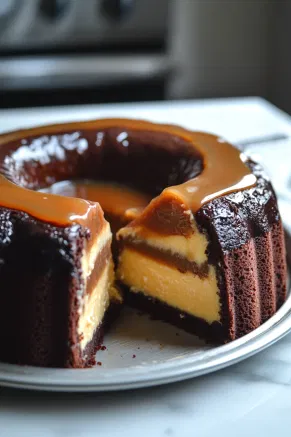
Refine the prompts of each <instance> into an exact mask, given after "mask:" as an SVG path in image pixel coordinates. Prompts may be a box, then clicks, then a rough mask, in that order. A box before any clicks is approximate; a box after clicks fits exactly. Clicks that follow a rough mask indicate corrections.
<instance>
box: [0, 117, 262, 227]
mask: <svg viewBox="0 0 291 437" xmlns="http://www.w3.org/2000/svg"><path fill="white" fill-rule="evenodd" d="M110 129H117V130H118V131H119V133H118V135H117V137H116V139H115V141H116V142H117V143H118V144H119V150H118V152H117V151H116V154H117V153H119V155H118V156H117V155H116V156H115V157H114V156H112V158H111V159H112V160H113V161H112V164H117V167H116V168H118V159H121V156H122V159H123V162H124V157H127V156H128V157H129V158H130V156H131V155H129V150H130V141H129V134H128V133H129V132H140V133H139V137H140V138H143V136H144V135H145V134H147V135H148V136H149V134H150V138H151V140H152V144H151V146H153V145H154V146H155V148H157V149H158V137H159V135H160V134H161V133H164V134H167V135H170V137H169V138H173V141H172V142H171V141H170V140H168V143H166V144H164V145H163V153H164V154H166V155H161V154H160V155H159V156H167V154H174V153H175V154H177V144H178V143H177V142H175V141H174V140H176V139H179V140H180V141H181V140H182V141H183V142H184V143H185V144H184V146H185V145H186V146H187V153H188V154H187V157H182V158H181V163H182V164H183V165H184V167H185V168H187V162H188V161H187V159H189V163H190V164H191V153H192V155H193V156H197V153H198V154H199V155H200V156H201V157H202V161H203V170H202V172H201V173H200V174H199V175H198V176H197V177H195V178H191V179H190V180H187V178H186V182H184V183H182V184H179V185H175V186H171V185H173V184H172V183H171V181H172V179H173V180H176V179H175V172H173V175H171V178H172V179H171V178H170V177H169V183H168V185H170V186H169V188H166V189H165V190H164V191H163V192H162V194H161V196H166V198H167V197H170V198H175V199H177V200H178V201H182V202H183V203H185V204H186V205H187V207H188V208H189V209H191V210H192V211H194V212H195V211H197V210H198V209H199V208H200V207H201V206H202V205H204V204H205V203H207V202H209V201H210V200H212V199H214V198H216V197H219V196H222V195H225V194H228V193H232V192H235V191H239V190H244V189H247V188H250V187H252V186H254V185H255V184H256V178H255V176H254V175H253V174H252V173H251V172H250V170H249V169H248V167H247V166H246V165H245V164H244V159H243V156H242V155H241V153H240V152H239V151H238V150H236V149H235V148H233V147H232V146H231V145H230V144H228V143H226V142H223V141H221V140H220V139H219V138H217V137H215V136H213V135H209V134H205V133H199V132H190V131H188V130H185V129H183V128H180V127H177V126H170V125H160V124H153V123H149V122H146V121H135V120H126V119H104V120H97V121H88V122H80V123H68V124H61V125H51V126H46V127H38V128H34V129H27V130H23V131H17V132H12V133H8V134H4V135H2V136H0V146H2V148H1V147H0V151H1V150H2V155H1V160H2V169H3V171H2V174H5V175H8V176H9V171H8V170H7V167H9V165H8V164H9V153H10V150H9V145H10V144H13V147H12V146H11V147H12V148H13V149H14V151H15V150H17V147H16V146H15V144H17V142H18V141H19V148H20V147H21V146H22V144H23V139H26V138H37V137H38V136H39V137H40V136H42V138H43V136H44V135H45V136H46V137H48V136H53V135H58V134H61V133H64V132H72V131H82V132H87V133H90V132H91V133H94V137H95V140H94V141H95V143H94V144H93V145H94V147H96V149H98V147H99V146H100V145H101V143H102V139H103V136H104V132H105V133H106V131H107V130H110ZM92 138H93V137H92ZM4 146H5V147H4ZM15 147H16V149H15ZM86 147H87V146H86V144H85V143H84V144H83V143H82V148H81V149H82V150H81V152H80V154H84V153H85V152H84V151H86ZM181 147H182V146H181ZM105 148H106V147H105ZM4 149H5V150H7V156H6V157H5V156H3V150H4ZM33 150H34V149H31V150H30V152H31V151H32V152H33ZM51 150H53V144H50V149H49V153H51ZM56 150H57V151H58V155H61V154H60V153H59V152H60V151H62V149H61V150H60V149H56ZM92 150H93V149H91V153H93V154H95V153H96V152H94V151H93V152H92ZM116 150H117V149H116ZM179 150H180V149H179ZM189 150H190V152H189ZM191 151H192V152H191ZM66 153H70V145H69V147H67V148H66ZM189 153H190V154H189ZM181 154H182V152H181ZM49 156H50V155H49ZM175 156H176V155H175ZM193 156H192V159H193ZM6 158H7V159H6ZM50 158H51V156H50ZM56 158H58V159H59V156H57V157H56ZM46 159H47V157H46ZM53 159H54V158H52V160H53ZM60 159H65V158H63V157H62V156H61V157H60ZM114 159H115V162H114ZM126 159H127V158H126ZM24 161H25V160H24ZM129 162H131V166H134V165H135V163H134V162H132V161H129ZM7 163H8V164H7ZM40 164H43V163H40ZM40 164H39V163H37V165H40ZM45 164H46V163H45ZM182 164H181V165H182ZM11 165H12V164H11ZM13 165H14V164H13ZM37 165H36V164H35V163H34V160H33V153H32V157H31V162H25V167H23V168H24V170H23V168H22V172H23V171H24V174H22V175H21V177H19V178H18V179H17V181H20V183H21V181H22V179H23V180H25V169H29V168H30V172H31V173H36V172H37ZM58 165H59V167H57V172H58V177H59V178H60V177H61V176H62V172H61V170H62V166H61V164H58ZM62 165H64V164H62ZM100 165H101V169H102V162H101V164H100ZM136 165H139V166H142V165H143V163H142V161H141V162H138V163H136ZM191 166H192V164H191V165H190V167H191ZM184 167H183V168H184ZM188 167H189V165H188ZM70 168H73V167H72V166H71V167H70ZM113 168H115V167H113ZM131 168H132V167H131ZM191 168H192V167H191ZM191 168H190V170H191ZM135 170H136V169H135ZM160 170H161V171H162V170H163V168H162V167H161V168H160ZM13 171H14V172H17V163H16V164H15V165H14V167H13ZM47 171H48V170H47ZM187 171H189V169H188V170H187ZM137 173H138V172H137ZM74 176H75V175H73V177H74ZM9 177H10V176H9ZM75 177H77V176H75ZM83 177H85V178H86V177H88V175H86V174H85V175H84V174H83ZM98 177H99V176H98V172H97V170H96V179H98ZM129 177H130V175H129ZM151 177H152V175H151V174H150V173H149V174H148V178H149V180H151ZM63 179H64V178H63ZM66 179H67V178H66ZM46 180H49V174H48V175H46ZM52 180H53V178H52ZM59 180H61V179H59ZM184 180H185V179H184ZM53 182H54V180H53ZM0 184H1V187H0V188H1V189H0V204H1V205H2V206H3V207H8V208H13V209H16V210H22V211H24V212H27V213H28V214H30V215H32V216H34V217H36V218H38V219H40V220H44V221H48V222H52V223H57V224H59V225H69V224H71V223H74V222H78V223H85V222H86V220H87V219H86V217H87V215H88V214H89V213H90V211H91V210H92V208H94V204H93V203H92V202H88V201H85V200H81V199H77V198H63V197H60V196H56V195H54V194H49V193H46V194H43V193H38V192H34V191H30V190H27V189H23V188H20V187H18V186H17V185H13V184H11V183H8V182H7V180H6V178H5V177H4V176H2V177H1V181H0ZM47 185H50V184H47ZM33 187H34V188H35V185H33ZM39 188H42V187H39ZM150 207H151V206H148V208H150ZM148 208H146V209H148Z"/></svg>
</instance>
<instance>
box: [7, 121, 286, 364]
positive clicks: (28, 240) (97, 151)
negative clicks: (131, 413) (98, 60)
mask: <svg viewBox="0 0 291 437" xmlns="http://www.w3.org/2000/svg"><path fill="white" fill-rule="evenodd" d="M0 146H1V147H0V184H1V189H0V279H1V284H2V291H1V293H0V341H1V349H0V359H1V360H2V361H6V362H10V363H21V364H31V365H38V366H53V367H86V366H88V365H91V364H93V362H94V356H95V352H96V350H97V348H98V345H99V343H100V341H101V336H102V332H103V328H104V326H105V325H107V324H108V322H110V320H111V319H113V318H114V317H116V315H117V313H118V310H119V308H120V307H121V304H122V302H123V298H124V300H125V302H126V303H128V304H130V305H133V306H135V307H138V308H140V309H142V310H146V311H148V312H150V313H151V314H152V315H154V316H155V317H157V318H159V319H162V320H165V321H169V322H171V323H173V324H175V325H177V326H179V327H181V328H183V329H185V330H187V331H189V332H192V333H194V334H197V335H199V336H201V337H203V338H205V339H207V340H210V341H215V342H226V341H230V340H234V339H236V338H239V337H241V336H242V335H244V334H247V333H248V332H250V331H252V330H253V329H255V328H256V327H258V326H259V325H260V324H262V323H263V322H264V321H265V320H267V319H268V318H269V317H271V316H272V314H274V313H275V311H276V310H277V309H278V308H279V307H280V306H281V305H282V303H283V302H284V300H285V298H286V261H285V246H284V234H283V228H282V223H281V219H280V215H279V212H278V207H277V201H276V197H275V194H274V192H273V189H272V186H271V184H270V182H269V180H268V179H267V177H266V176H265V175H264V172H263V170H262V169H261V167H260V166H259V165H258V164H256V163H254V162H252V161H251V160H249V159H247V158H246V157H245V156H244V155H243V154H241V153H240V152H239V151H238V150H237V149H235V148H234V147H232V146H231V145H230V144H228V143H227V142H225V141H223V140H222V139H220V138H218V137H216V136H214V135H210V134H206V133H200V132H190V131H188V130H186V129H183V128H180V127H177V126H169V125H159V124H153V123H149V122H144V121H133V120H125V119H104V120H98V121H92V122H91V121H90V122H80V123H68V124H60V125H51V126H46V127H38V128H33V129H27V130H22V131H17V132H12V133H7V134H3V135H1V136H0ZM98 202H99V203H98ZM100 205H101V206H100ZM104 213H105V218H104V215H103V214H104ZM109 223H110V225H111V227H110V225H109ZM111 229H112V230H113V233H114V235H113V240H114V244H113V246H112V247H113V258H114V262H115V272H114V267H113V258H112V250H111V241H112V233H111Z"/></svg>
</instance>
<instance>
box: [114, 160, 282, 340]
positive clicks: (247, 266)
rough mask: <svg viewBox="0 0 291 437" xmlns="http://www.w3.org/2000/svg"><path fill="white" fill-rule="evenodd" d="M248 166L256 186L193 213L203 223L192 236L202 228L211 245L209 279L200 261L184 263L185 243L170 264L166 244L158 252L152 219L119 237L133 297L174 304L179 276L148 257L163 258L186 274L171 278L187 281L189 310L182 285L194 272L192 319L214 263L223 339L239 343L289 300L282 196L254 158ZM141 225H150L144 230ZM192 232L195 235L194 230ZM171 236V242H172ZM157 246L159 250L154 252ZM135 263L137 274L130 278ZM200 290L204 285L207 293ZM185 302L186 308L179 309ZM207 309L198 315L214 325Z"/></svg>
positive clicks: (123, 276)
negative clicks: (279, 199) (140, 295)
mask: <svg viewBox="0 0 291 437" xmlns="http://www.w3.org/2000/svg"><path fill="white" fill-rule="evenodd" d="M248 165H249V166H250V168H251V169H252V171H253V172H254V174H255V175H256V178H257V186H256V187H254V188H251V189H250V190H244V191H242V192H240V193H232V194H230V195H228V196H224V197H221V198H218V199H215V200H213V201H211V202H209V203H208V204H206V205H204V206H203V207H202V208H201V209H200V210H199V211H198V212H197V213H195V214H193V213H192V211H191V212H190V214H189V215H188V220H190V216H191V214H192V219H193V221H195V222H196V225H191V227H192V235H195V234H197V227H198V229H199V232H200V233H201V235H203V236H204V238H206V239H207V242H208V243H207V245H206V246H205V255H206V256H207V262H203V264H201V266H202V268H205V266H206V269H205V270H204V276H203V275H202V276H201V275H199V270H197V268H196V269H191V268H190V266H191V265H192V266H193V263H191V262H190V261H189V260H188V262H186V263H185V261H184V257H183V256H182V255H181V253H179V252H178V246H177V248H176V249H177V253H175V252H173V250H172V249H171V250H169V251H168V252H167V255H166V259H165V247H166V243H165V244H164V245H163V247H160V248H159V247H158V246H159V244H160V243H157V242H156V241H154V239H153V237H151V235H152V234H151V231H152V228H153V224H152V221H151V222H150V224H149V228H147V224H148V223H149V222H148V221H147V219H145V220H144V221H143V218H142V216H141V217H140V218H138V219H137V220H135V221H133V222H132V223H130V224H129V225H128V227H127V228H125V229H122V230H121V231H120V232H119V233H118V237H119V239H120V241H121V255H120V259H119V262H120V264H119V270H118V275H119V279H120V280H121V281H122V282H124V284H125V286H127V288H128V289H131V293H132V294H133V295H135V294H137V293H138V292H142V293H143V294H144V295H145V296H146V297H147V298H149V299H154V298H155V296H156V297H157V299H158V300H160V299H161V301H162V302H163V304H167V306H169V302H171V305H173V306H174V303H173V290H172V285H170V282H169V281H168V280H167V279H166V277H167V276H168V275H170V276H169V277H171V278H172V273H171V271H170V270H167V269H164V270H163V271H162V269H161V268H160V267H159V271H158V270H157V269H158V268H157V266H156V264H154V263H151V264H150V263H149V262H148V261H146V259H147V258H153V259H155V260H160V262H161V263H165V262H166V264H168V265H169V266H171V267H172V268H174V267H175V266H176V269H178V270H180V272H181V273H183V272H184V275H182V274H181V275H180V279H178V276H177V275H176V276H174V275H173V278H172V279H171V281H172V282H173V281H178V280H179V281H180V284H181V286H180V287H178V286H177V307H176V309H177V311H179V310H180V311H182V312H185V310H186V304H185V302H186V301H185V299H186V298H183V300H181V299H182V298H181V297H180V295H181V296H182V293H185V291H184V290H183V289H182V288H181V287H184V286H186V282H185V281H187V283H189V278H188V277H187V278H186V276H185V275H186V272H187V271H192V273H193V276H197V277H200V278H201V281H200V282H199V281H196V282H195V281H194V279H193V293H191V292H190V289H189V290H188V291H187V293H188V299H189V300H188V307H189V311H190V308H191V311H190V314H191V316H195V315H196V314H195V312H194V314H193V311H195V305H196V304H195V302H196V301H197V305H198V302H200V299H203V300H205V297H204V294H205V291H206V289H205V285H206V282H205V281H206V280H207V272H208V271H209V268H211V266H213V267H214V268H215V272H216V278H217V285H218V288H217V291H216V292H217V294H218V295H219V300H220V316H219V318H218V321H219V323H220V324H221V326H223V327H224V329H223V332H224V335H225V337H224V341H230V340H234V339H236V338H239V337H241V336H242V335H245V334H247V333H248V332H250V331H252V330H253V329H255V328H257V327H258V326H260V325H261V324H262V323H263V322H264V321H266V320H267V319H268V318H270V317H271V316H272V315H273V314H274V312H275V311H276V310H277V309H278V302H280V303H279V305H280V304H282V302H283V301H284V300H285V299H286V274H287V273H286V260H285V244H284V238H283V232H282V224H281V220H280V216H279V212H278V208H277V201H276V197H275V194H274V192H273V189H272V187H271V184H270V182H269V181H268V179H267V178H266V177H265V175H264V173H263V171H262V169H261V168H260V167H259V166H258V165H257V164H254V163H253V162H251V161H249V162H248ZM155 207H156V209H155V212H153V213H151V212H150V214H151V216H152V217H155V220H156V221H159V222H160V224H159V226H162V223H163V221H164V215H163V214H162V215H160V214H159V208H158V205H156V206H155ZM148 208H150V206H149V207H148ZM175 210H176V208H175ZM145 212H146V211H145ZM148 214H149V213H148ZM141 223H143V224H144V226H141ZM189 223H190V221H189ZM157 228H158V227H157V226H155V230H156V229H157ZM188 229H189V230H190V226H189V227H188ZM189 233H190V231H189ZM176 234H177V233H176V230H175V229H173V236H175V235H176ZM153 235H154V234H153ZM149 237H150V238H149ZM167 238H168V240H169V237H167ZM174 238H176V241H180V240H177V236H176V237H174ZM179 238H184V239H185V241H186V242H187V241H188V240H189V239H190V238H193V237H191V234H190V235H189V234H188V235H182V236H180V237H179ZM164 240H165V241H166V238H165V239H164ZM150 244H155V245H156V246H154V247H152V246H150ZM171 246H172V244H171ZM180 246H181V247H183V246H182V245H180ZM195 247H196V251H197V252H198V251H199V250H204V246H203V245H202V246H201V249H199V247H198V245H197V246H195ZM132 250H135V251H137V253H140V254H142V255H143V256H144V258H139V256H138V255H137V256H136V257H131V252H130V251H132ZM183 250H185V249H183ZM131 259H133V260H134V261H131ZM130 262H132V268H133V269H135V271H136V273H133V274H130V265H129V263H130ZM182 263H184V264H182ZM186 266H187V267H188V268H186ZM180 267H182V268H180ZM196 267H197V264H196ZM138 271H140V272H141V273H140V275H141V279H138V273H137V272H138ZM151 272H152V273H151ZM152 274H153V275H154V276H153V277H155V279H154V281H155V283H156V284H160V290H159V289H158V288H159V286H158V285H157V291H156V292H155V291H154V287H153V279H152V278H149V277H148V275H152ZM142 275H145V276H142ZM184 276H185V280H184ZM143 278H144V279H143ZM164 278H165V279H164ZM203 278H204V279H203ZM195 284H197V285H195ZM198 284H199V285H198ZM207 284H208V282H207ZM187 287H188V285H187ZM197 287H198V288H201V291H199V290H198V289H197ZM211 287H212V290H213V291H212V292H211V293H214V284H213V285H212V286H211ZM207 290H208V291H207V293H210V288H209V287H208V288H207ZM199 296H200V297H199ZM207 299H208V298H207ZM211 299H213V298H211ZM132 300H133V301H138V302H139V301H140V299H137V298H135V297H132ZM178 302H179V305H183V307H179V305H178ZM205 302H208V303H207V305H209V304H210V301H209V300H207V301H206V300H205ZM200 305H201V303H199V307H198V306H197V313H200V314H204V319H206V321H207V316H206V315H207V311H206V308H205V307H201V306H200ZM203 305H204V304H203ZM211 311H212V312H211V313H210V309H209V321H208V322H209V323H210V321H211V320H213V319H214V314H215V312H214V311H215V306H213V308H212V310H211ZM190 314H189V313H188V315H190ZM210 314H212V315H210ZM200 318H201V317H200ZM210 332H212V330H211V331H210Z"/></svg>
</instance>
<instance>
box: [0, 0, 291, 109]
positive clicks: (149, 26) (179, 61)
mask: <svg viewBox="0 0 291 437" xmlns="http://www.w3.org/2000/svg"><path fill="white" fill-rule="evenodd" d="M290 24H291V1H289V0H287V1H277V0H273V1H260V0H258V1H257V0H253V1H250V0H229V1H224V0H216V1H208V0H0V107H1V108H11V107H23V106H38V105H41V106H44V105H66V104H81V103H104V102H123V101H124V102H125V101H139V100H143V101H145V100H164V99H184V98H207V97H226V96H249V95H259V96H263V97H266V98H267V99H269V100H271V101H272V102H273V103H275V104H276V105H278V106H279V107H281V108H282V109H285V110H287V111H288V112H290V113H291V83H290V79H289V78H290V76H291V51H290V45H291V44H290V43H291V25H290Z"/></svg>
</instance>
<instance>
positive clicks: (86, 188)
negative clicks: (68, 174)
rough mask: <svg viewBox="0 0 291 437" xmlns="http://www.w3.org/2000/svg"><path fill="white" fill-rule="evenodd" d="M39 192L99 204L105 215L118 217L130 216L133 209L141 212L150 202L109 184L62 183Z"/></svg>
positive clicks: (128, 190) (120, 186) (131, 190)
mask: <svg viewBox="0 0 291 437" xmlns="http://www.w3.org/2000/svg"><path fill="white" fill-rule="evenodd" d="M41 191H42V192H46V193H51V194H58V195H60V196H66V197H79V198H81V199H86V200H91V201H93V202H99V203H100V205H101V207H102V209H103V211H104V212H105V213H107V214H109V215H110V216H111V215H113V216H118V217H124V216H125V217H126V216H127V215H131V214H132V210H133V209H134V210H135V209H138V210H139V211H142V210H143V209H144V208H145V207H146V206H147V205H148V204H149V202H150V201H151V196H149V195H147V194H145V193H141V192H140V191H136V190H133V189H131V188H129V187H126V186H122V185H118V184H114V183H109V182H97V181H62V182H57V183H55V184H53V185H51V186H50V187H49V188H46V189H44V190H41Z"/></svg>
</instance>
